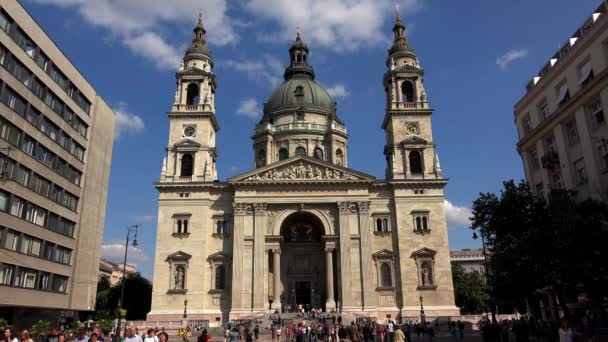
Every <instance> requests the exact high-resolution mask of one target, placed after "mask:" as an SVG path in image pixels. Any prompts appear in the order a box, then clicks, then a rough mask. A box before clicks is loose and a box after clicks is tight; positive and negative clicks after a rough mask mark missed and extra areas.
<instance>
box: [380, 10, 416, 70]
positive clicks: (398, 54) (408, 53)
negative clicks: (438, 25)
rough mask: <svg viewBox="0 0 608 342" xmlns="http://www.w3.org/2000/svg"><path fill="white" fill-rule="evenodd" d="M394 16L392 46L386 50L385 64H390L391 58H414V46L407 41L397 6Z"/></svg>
mask: <svg viewBox="0 0 608 342" xmlns="http://www.w3.org/2000/svg"><path fill="white" fill-rule="evenodd" d="M395 11H396V17H395V26H393V33H394V38H393V46H391V48H390V49H389V50H388V58H387V61H386V65H387V66H390V62H391V59H393V60H397V59H403V58H405V57H409V58H410V59H413V60H415V59H416V52H415V51H414V48H413V47H412V46H411V45H410V44H409V43H408V42H407V37H406V36H405V25H403V23H402V22H401V15H400V14H399V6H395Z"/></svg>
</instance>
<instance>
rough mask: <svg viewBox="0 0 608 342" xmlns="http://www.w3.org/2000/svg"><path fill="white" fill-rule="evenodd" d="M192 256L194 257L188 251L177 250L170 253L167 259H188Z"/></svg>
mask: <svg viewBox="0 0 608 342" xmlns="http://www.w3.org/2000/svg"><path fill="white" fill-rule="evenodd" d="M190 258H192V255H190V254H188V253H186V252H182V251H177V252H175V253H172V254H169V256H167V261H188V260H190Z"/></svg>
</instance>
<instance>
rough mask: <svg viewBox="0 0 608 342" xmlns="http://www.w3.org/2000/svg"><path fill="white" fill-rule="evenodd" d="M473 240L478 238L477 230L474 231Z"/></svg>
mask: <svg viewBox="0 0 608 342" xmlns="http://www.w3.org/2000/svg"><path fill="white" fill-rule="evenodd" d="M473 240H477V232H473Z"/></svg>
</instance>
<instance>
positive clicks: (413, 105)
mask: <svg viewBox="0 0 608 342" xmlns="http://www.w3.org/2000/svg"><path fill="white" fill-rule="evenodd" d="M427 108H428V104H427V102H423V101H418V102H393V103H392V108H391V109H393V110H401V109H427Z"/></svg>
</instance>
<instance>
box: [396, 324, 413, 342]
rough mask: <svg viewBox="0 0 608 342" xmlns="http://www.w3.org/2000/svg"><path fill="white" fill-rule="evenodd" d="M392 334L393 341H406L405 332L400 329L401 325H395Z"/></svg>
mask: <svg viewBox="0 0 608 342" xmlns="http://www.w3.org/2000/svg"><path fill="white" fill-rule="evenodd" d="M393 336H394V342H406V341H405V334H404V333H403V331H401V327H400V326H399V325H397V326H396V327H395V331H394V335H393ZM408 342H409V341H408Z"/></svg>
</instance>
